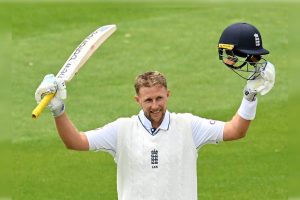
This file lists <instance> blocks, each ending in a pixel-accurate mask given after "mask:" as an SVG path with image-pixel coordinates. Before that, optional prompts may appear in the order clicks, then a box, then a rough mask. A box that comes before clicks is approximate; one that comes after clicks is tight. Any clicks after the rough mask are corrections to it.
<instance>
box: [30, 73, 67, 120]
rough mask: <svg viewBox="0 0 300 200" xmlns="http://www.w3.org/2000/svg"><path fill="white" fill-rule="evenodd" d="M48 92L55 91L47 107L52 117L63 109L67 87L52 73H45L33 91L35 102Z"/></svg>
mask: <svg viewBox="0 0 300 200" xmlns="http://www.w3.org/2000/svg"><path fill="white" fill-rule="evenodd" d="M50 93H55V96H54V97H53V99H52V100H51V101H50V103H49V104H48V105H47V107H48V108H49V109H50V111H51V112H52V115H53V116H54V117H58V116H60V115H62V114H63V113H64V111H65V105H64V101H63V100H64V99H66V98H67V89H66V84H65V82H64V80H62V79H60V78H56V77H55V76H54V75H53V74H47V75H46V76H45V77H44V79H43V81H42V82H41V84H40V85H39V87H38V88H37V90H36V91H35V100H36V102H37V103H39V102H40V101H41V100H42V99H43V97H44V96H45V95H47V94H50Z"/></svg>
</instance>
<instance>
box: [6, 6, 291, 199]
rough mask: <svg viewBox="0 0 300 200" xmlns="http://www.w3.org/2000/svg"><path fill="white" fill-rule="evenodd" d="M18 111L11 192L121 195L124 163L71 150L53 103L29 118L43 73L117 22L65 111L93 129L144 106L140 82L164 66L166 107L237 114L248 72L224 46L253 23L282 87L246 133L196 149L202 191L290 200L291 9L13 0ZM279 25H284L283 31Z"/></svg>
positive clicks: (264, 100)
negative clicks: (235, 26)
mask: <svg viewBox="0 0 300 200" xmlns="http://www.w3.org/2000/svg"><path fill="white" fill-rule="evenodd" d="M8 7H9V9H10V10H9V12H11V13H13V14H12V15H11V22H12V23H11V31H12V44H13V45H12V61H11V77H12V79H11V81H10V85H11V89H12V91H13V93H12V94H11V96H12V100H11V104H13V109H10V110H9V111H10V113H11V115H12V121H11V122H10V125H11V127H12V128H11V131H12V134H11V137H12V156H13V157H12V158H13V160H12V169H13V170H12V172H13V174H12V176H13V178H12V182H13V185H12V186H13V187H12V190H11V196H12V198H13V199H15V200H35V199H36V200H64V199H70V200H71V199H72V200H82V199H87V200H90V199H99V200H102V199H103V200H106V199H107V200H111V199H117V193H116V165H115V163H114V161H113V158H112V157H111V156H110V155H108V154H107V153H103V152H100V153H95V152H74V151H69V150H66V149H65V148H64V145H63V144H62V142H61V141H60V139H59V138H58V136H57V133H56V129H55V126H54V123H53V120H52V117H51V115H50V113H49V112H44V113H43V114H42V115H41V117H40V118H39V119H38V120H32V119H31V111H32V109H33V108H34V107H35V105H36V103H35V100H34V92H35V89H36V87H37V86H38V85H39V83H40V81H41V80H42V78H43V76H44V75H45V74H48V73H57V72H58V70H59V69H60V67H61V66H62V65H63V64H64V62H65V60H66V59H67V58H68V57H69V55H70V53H72V51H73V50H74V48H75V47H76V46H77V45H78V44H79V43H80V42H81V40H82V39H83V38H84V37H85V36H87V35H88V34H89V33H90V32H91V31H93V30H94V29H96V28H97V27H98V26H102V25H105V24H112V23H114V24H117V26H118V30H117V32H116V33H114V35H113V36H112V37H111V38H110V39H109V40H108V41H107V42H106V43H105V44H104V45H103V46H102V47H100V49H99V50H98V51H97V52H96V53H95V54H94V55H93V57H92V58H91V59H90V60H89V61H88V62H87V64H86V65H85V66H84V68H83V69H82V70H81V71H80V73H79V75H78V76H76V77H75V78H74V79H73V80H72V83H70V84H69V85H68V99H67V100H66V105H67V112H68V114H69V116H70V118H71V119H72V120H73V122H74V123H75V124H76V126H77V127H78V129H80V130H83V131H84V130H89V129H94V128H96V127H101V126H102V125H104V124H106V123H108V122H111V121H113V120H115V119H116V118H118V117H125V116H131V115H133V114H136V113H137V112H138V111H139V107H138V105H137V104H136V103H135V102H134V99H133V95H134V89H133V81H134V78H135V76H136V75H137V74H139V73H142V72H144V71H147V70H159V71H161V72H163V73H164V74H165V75H166V76H167V78H168V83H169V88H170V90H171V97H170V100H169V110H170V111H172V112H191V113H193V114H195V115H199V116H202V117H207V118H213V119H218V120H229V119H230V118H231V117H232V116H233V115H234V114H235V112H236V111H237V109H238V107H239V104H240V102H241V99H242V90H243V87H244V85H245V81H244V80H242V79H240V78H239V77H238V76H236V75H235V74H233V73H232V72H231V71H230V70H228V69H227V68H226V67H225V65H223V64H221V63H220V61H219V60H218V55H217V49H216V45H217V42H218V39H219V36H220V34H221V32H222V30H223V29H224V28H225V27H226V26H227V25H229V24H231V23H234V22H238V21H246V22H249V23H252V24H254V25H256V26H257V27H258V28H259V30H260V32H261V33H262V36H263V44H264V47H265V48H266V49H269V50H270V51H271V54H270V55H269V56H267V59H269V60H270V61H271V62H273V63H274V64H275V66H276V70H277V77H276V78H277V80H276V85H275V87H274V89H273V90H272V91H271V92H270V93H269V94H268V95H266V96H263V97H259V106H258V111H257V118H256V120H255V121H254V122H253V124H252V126H251V128H250V130H249V132H248V136H247V137H246V138H245V139H243V140H240V141H235V142H230V143H222V144H220V145H217V146H214V145H208V146H205V147H203V148H202V149H201V150H200V151H199V159H198V193H199V194H198V196H199V199H204V200H216V199H222V200H244V199H245V200H254V199H255V200H282V199H287V197H288V188H287V161H286V155H287V132H288V126H287V115H288V113H287V110H286V105H287V101H288V94H287V82H286V81H285V80H286V78H287V71H286V70H284V68H285V65H286V59H287V56H286V52H287V49H288V24H287V21H288V12H289V11H290V10H291V9H293V8H295V6H294V4H292V3H280V2H277V3H270V2H255V3H250V2H249V3H246V2H243V1H241V2H236V1H235V3H228V2H222V1H218V2H214V1H211V2H210V1H206V2H201V1H199V2H196V1H195V2H189V3H184V2H181V3H180V2H178V1H176V3H172V2H160V1H153V2H151V1H147V3H141V2H126V1H121V2H117V1H114V2H112V3H109V2H98V3H97V2H91V3H70V2H65V3H62V2H57V3H51V2H50V3H49V2H48V3H33V2H32V3H18V4H9V5H8ZM279 27H280V28H279Z"/></svg>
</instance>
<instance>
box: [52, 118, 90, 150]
mask: <svg viewBox="0 0 300 200" xmlns="http://www.w3.org/2000/svg"><path fill="white" fill-rule="evenodd" d="M54 119H55V124H56V129H57V132H58V134H59V136H60V138H61V140H62V141H63V142H64V144H65V146H66V147H67V148H68V149H72V150H79V151H87V150H89V143H88V140H87V137H86V135H85V134H83V133H81V132H79V131H78V130H77V128H76V127H75V126H74V125H73V123H72V122H71V121H70V119H69V118H68V116H67V114H66V113H63V114H62V115H60V116H58V117H55V118H54Z"/></svg>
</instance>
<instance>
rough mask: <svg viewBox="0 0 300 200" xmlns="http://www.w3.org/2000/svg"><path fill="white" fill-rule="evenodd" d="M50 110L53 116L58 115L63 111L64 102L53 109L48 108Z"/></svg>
mask: <svg viewBox="0 0 300 200" xmlns="http://www.w3.org/2000/svg"><path fill="white" fill-rule="evenodd" d="M50 111H51V113H52V116H53V117H59V116H61V115H62V114H63V113H64V112H65V104H64V103H62V104H61V105H60V106H59V107H57V108H55V109H51V108H50Z"/></svg>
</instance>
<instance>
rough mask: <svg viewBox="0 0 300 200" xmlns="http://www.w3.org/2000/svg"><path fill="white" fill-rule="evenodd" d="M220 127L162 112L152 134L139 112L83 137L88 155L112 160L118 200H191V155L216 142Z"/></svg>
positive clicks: (194, 194)
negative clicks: (108, 155)
mask: <svg viewBox="0 0 300 200" xmlns="http://www.w3.org/2000/svg"><path fill="white" fill-rule="evenodd" d="M224 124H225V123H224V122H221V121H214V120H209V119H204V118H201V117H197V116H194V115H192V114H176V113H170V112H168V111H167V112H166V114H165V116H164V119H163V122H162V124H161V125H160V127H159V128H157V129H153V128H152V126H151V122H150V121H149V120H148V119H147V118H146V117H145V115H144V112H143V111H140V113H139V114H138V115H135V116H132V117H131V118H120V119H118V120H116V121H114V122H112V123H109V124H107V125H105V126H104V127H102V128H99V129H95V130H91V131H87V132H85V134H86V136H87V138H88V141H89V145H90V150H104V151H107V152H109V153H111V154H112V155H113V156H114V158H115V161H116V163H117V169H118V170H117V171H118V172H117V179H118V181H117V188H118V199H119V200H128V199H130V200H135V199H136V200H141V199H143V200H148V199H149V200H152V199H153V200H160V199H172V200H173V199H178V200H187V199H188V200H196V199H197V172H196V169H197V149H199V148H200V147H202V146H203V145H204V144H208V143H213V144H216V143H219V142H220V141H222V140H223V129H224Z"/></svg>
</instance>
